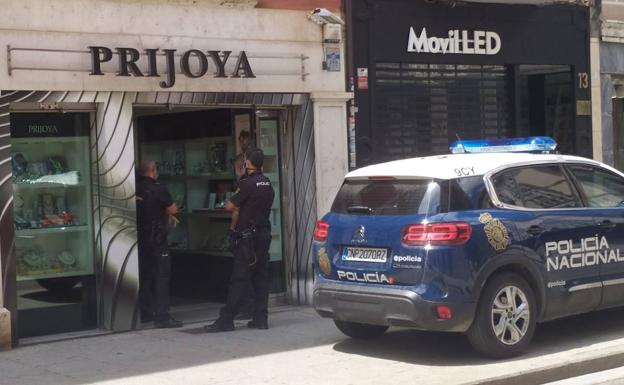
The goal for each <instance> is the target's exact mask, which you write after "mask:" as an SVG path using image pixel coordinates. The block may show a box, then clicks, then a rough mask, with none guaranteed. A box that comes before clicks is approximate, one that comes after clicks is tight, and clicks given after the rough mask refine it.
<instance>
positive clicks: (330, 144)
mask: <svg viewBox="0 0 624 385" xmlns="http://www.w3.org/2000/svg"><path fill="white" fill-rule="evenodd" d="M311 97H312V102H313V105H314V151H315V159H316V213H317V216H318V218H320V217H322V216H323V215H325V214H326V213H327V212H329V209H330V208H331V204H332V202H333V200H334V197H335V196H336V193H337V192H338V189H340V186H341V185H342V181H343V179H344V176H345V174H346V173H347V172H348V171H349V149H348V131H347V101H348V100H350V99H352V98H353V93H350V92H314V93H312V95H311Z"/></svg>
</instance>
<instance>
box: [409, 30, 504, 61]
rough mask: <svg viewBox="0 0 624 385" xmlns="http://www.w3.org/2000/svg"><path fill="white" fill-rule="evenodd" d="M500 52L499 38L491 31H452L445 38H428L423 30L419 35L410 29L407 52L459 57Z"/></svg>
mask: <svg viewBox="0 0 624 385" xmlns="http://www.w3.org/2000/svg"><path fill="white" fill-rule="evenodd" d="M500 50H501V38H500V36H499V35H498V34H497V33H496V32H492V31H467V30H459V29H452V30H449V31H448V35H447V36H446V37H435V36H432V37H429V36H428V35H427V29H426V28H423V29H422V31H420V35H417V34H416V31H414V28H413V27H410V31H409V40H408V43H407V52H417V53H441V54H460V55H496V54H497V53H498V52H499V51H500Z"/></svg>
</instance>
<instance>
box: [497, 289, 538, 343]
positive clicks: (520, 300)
mask: <svg viewBox="0 0 624 385" xmlns="http://www.w3.org/2000/svg"><path fill="white" fill-rule="evenodd" d="M530 319H531V312H530V309H529V302H528V301H527V297H526V295H525V294H524V292H523V291H522V290H521V289H520V288H518V287H517V286H511V285H510V286H505V287H503V288H502V289H501V290H500V291H499V292H498V293H497V294H496V296H495V297H494V302H493V303H492V312H491V322H492V330H493V331H494V335H495V336H496V338H498V340H499V341H501V342H502V343H504V344H505V345H515V344H517V343H518V342H520V341H521V340H522V339H523V338H524V336H525V335H526V333H527V330H528V329H529V321H530Z"/></svg>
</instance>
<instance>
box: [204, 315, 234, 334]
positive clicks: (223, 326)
mask: <svg viewBox="0 0 624 385" xmlns="http://www.w3.org/2000/svg"><path fill="white" fill-rule="evenodd" d="M234 329H235V328H234V321H232V320H226V319H224V318H217V320H216V321H215V322H213V323H212V324H210V325H206V326H204V330H205V331H206V332H207V333H218V332H231V331H233V330H234Z"/></svg>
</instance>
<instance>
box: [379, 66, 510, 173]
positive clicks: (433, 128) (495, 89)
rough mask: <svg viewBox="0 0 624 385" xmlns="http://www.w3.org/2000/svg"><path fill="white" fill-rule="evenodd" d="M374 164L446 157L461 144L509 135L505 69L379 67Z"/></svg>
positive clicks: (507, 86) (508, 98)
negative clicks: (450, 148) (453, 146)
mask: <svg viewBox="0 0 624 385" xmlns="http://www.w3.org/2000/svg"><path fill="white" fill-rule="evenodd" d="M375 76H376V80H375V105H376V111H375V112H376V113H375V121H374V125H375V126H374V128H373V132H375V134H374V135H375V137H374V140H373V143H376V146H378V147H376V149H375V151H374V152H375V153H376V156H375V160H376V161H385V160H391V159H401V158H409V157H414V156H427V155H434V154H445V153H448V146H449V144H450V143H451V142H452V141H454V140H456V139H457V137H458V136H459V137H460V138H462V139H478V138H498V137H503V136H507V135H508V134H509V131H510V127H511V125H510V116H511V113H510V111H511V106H510V100H511V98H510V96H509V88H510V87H509V81H508V76H507V71H506V68H505V66H495V65H446V64H411V63H377V65H376V73H375Z"/></svg>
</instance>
